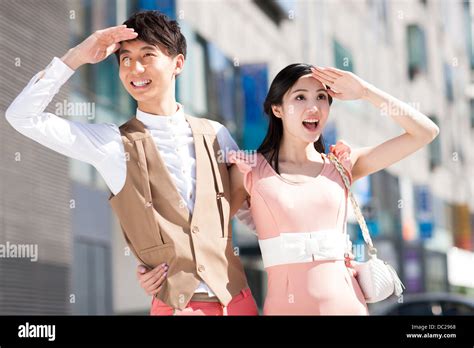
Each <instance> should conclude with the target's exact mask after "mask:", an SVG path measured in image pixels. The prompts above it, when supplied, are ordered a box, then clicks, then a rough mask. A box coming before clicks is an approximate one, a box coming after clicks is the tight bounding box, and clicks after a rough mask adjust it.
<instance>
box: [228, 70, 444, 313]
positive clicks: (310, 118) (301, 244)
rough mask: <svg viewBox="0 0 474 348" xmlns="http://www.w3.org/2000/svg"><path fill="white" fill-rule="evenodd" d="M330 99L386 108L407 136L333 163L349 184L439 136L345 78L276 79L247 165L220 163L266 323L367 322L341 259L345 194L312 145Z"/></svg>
mask: <svg viewBox="0 0 474 348" xmlns="http://www.w3.org/2000/svg"><path fill="white" fill-rule="evenodd" d="M333 98H335V99H340V100H356V99H364V100H367V101H369V102H370V103H371V104H373V105H374V106H376V107H378V108H380V109H383V110H385V111H386V110H387V106H389V108H388V111H389V112H388V113H389V115H390V116H391V118H392V119H393V120H394V121H395V122H397V123H398V124H399V125H400V126H402V127H403V128H404V129H405V131H406V132H405V133H404V134H402V135H400V136H397V137H395V138H392V139H389V140H388V141H386V142H384V143H382V144H380V145H376V146H371V147H364V148H359V149H352V151H350V154H349V155H348V156H344V155H342V156H341V157H340V158H339V159H340V161H341V163H342V164H343V166H344V168H345V169H346V171H347V174H348V177H349V179H350V181H351V183H352V182H354V181H355V180H358V179H360V178H362V177H364V176H367V175H369V174H372V173H375V172H377V171H379V170H381V169H384V168H387V167H388V166H390V165H391V164H393V163H396V162H398V161H400V160H401V159H403V158H405V157H407V156H408V155H410V154H411V153H413V152H415V151H417V150H418V149H420V148H422V147H423V146H425V145H427V144H428V143H430V142H431V141H432V140H433V139H434V138H435V137H436V135H437V134H438V133H439V129H438V127H437V126H436V125H435V124H434V123H433V122H432V121H431V120H430V119H429V118H428V117H426V116H425V115H423V114H422V113H420V112H418V111H417V110H415V109H413V108H411V107H410V106H408V105H407V104H405V103H403V102H401V101H399V100H397V99H395V98H394V97H392V96H390V95H388V94H387V93H384V92H382V91H380V90H379V89H377V88H375V87H374V86H372V85H370V84H368V83H367V82H365V81H363V80H362V79H360V78H359V77H357V76H356V75H354V74H352V73H351V72H347V71H342V70H339V69H335V68H319V67H316V68H315V67H312V66H310V65H307V64H292V65H289V66H287V67H286V68H285V69H283V70H282V71H280V72H279V73H278V75H277V76H276V77H275V79H274V81H273V82H272V84H271V86H270V91H269V93H268V95H267V98H266V100H265V103H264V110H265V113H266V114H267V115H268V116H269V117H270V122H269V126H268V131H267V135H266V137H265V139H264V141H263V143H262V145H261V146H260V147H259V149H258V150H257V154H256V156H254V158H250V156H249V155H245V154H243V153H239V154H233V155H232V156H230V159H229V160H230V162H232V163H235V164H236V165H234V166H233V167H232V168H231V190H232V192H231V197H232V202H231V214H232V213H235V212H236V211H237V210H238V208H239V207H240V206H241V205H242V203H243V201H244V200H245V199H248V200H249V202H250V204H251V212H252V216H253V219H254V222H255V225H256V228H257V234H258V239H259V244H260V249H261V252H262V258H263V261H264V267H265V270H266V272H267V274H268V287H267V289H268V290H267V297H266V300H265V305H264V314H267V315H268V314H279V315H291V314H297V315H305V314H307V315H344V314H347V315H366V314H368V311H367V305H366V303H365V301H364V296H363V294H362V291H361V289H360V287H359V285H358V283H357V280H356V278H355V276H356V275H355V271H354V270H353V269H352V268H351V267H350V262H347V260H345V259H344V254H345V253H346V252H348V251H349V244H348V243H347V242H346V235H345V226H346V213H347V200H346V198H347V196H346V192H345V190H344V184H343V181H342V179H341V177H340V175H339V173H338V172H337V170H336V168H335V166H334V164H333V163H332V162H330V161H329V159H328V158H327V157H326V155H325V154H324V152H325V149H324V145H323V141H322V136H321V134H322V132H323V130H324V127H325V126H326V124H327V121H328V116H329V108H330V105H331V103H332V99H333ZM358 131H363V128H362V127H361V129H359V130H358ZM348 153H349V152H348ZM345 261H346V262H345Z"/></svg>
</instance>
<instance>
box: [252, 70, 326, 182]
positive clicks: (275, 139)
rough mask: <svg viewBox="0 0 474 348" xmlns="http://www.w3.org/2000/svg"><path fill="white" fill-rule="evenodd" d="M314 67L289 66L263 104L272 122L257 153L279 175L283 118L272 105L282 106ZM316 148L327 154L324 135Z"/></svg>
mask: <svg viewBox="0 0 474 348" xmlns="http://www.w3.org/2000/svg"><path fill="white" fill-rule="evenodd" d="M312 67H313V66H312V65H309V64H303V63H297V64H291V65H288V66H287V67H286V68H284V69H283V70H282V71H280V72H279V73H278V74H277V76H275V78H274V79H273V81H272V84H271V85H270V90H269V91H268V94H267V97H266V98H265V102H264V103H263V110H264V111H265V113H266V114H267V115H268V117H269V118H270V121H269V123H268V130H267V135H266V136H265V139H263V142H262V144H261V145H260V147H259V148H258V150H257V152H259V153H261V154H262V155H264V156H265V157H266V158H267V160H268V162H269V163H270V164H271V166H272V167H273V168H274V169H275V171H276V172H277V173H280V172H279V170H278V157H279V152H280V144H281V139H282V138H283V122H282V120H281V118H278V117H276V116H275V115H274V114H273V111H272V105H282V103H283V96H284V95H285V93H286V92H287V91H288V90H289V89H290V88H291V87H292V86H293V85H294V84H295V83H296V81H298V79H299V78H300V77H301V76H305V75H308V74H311V68H312ZM328 101H329V105H331V104H332V97H331V96H328ZM314 148H315V149H316V150H317V151H318V152H320V153H321V152H326V151H325V147H324V140H323V136H322V135H321V136H320V137H319V139H318V140H317V141H315V142H314Z"/></svg>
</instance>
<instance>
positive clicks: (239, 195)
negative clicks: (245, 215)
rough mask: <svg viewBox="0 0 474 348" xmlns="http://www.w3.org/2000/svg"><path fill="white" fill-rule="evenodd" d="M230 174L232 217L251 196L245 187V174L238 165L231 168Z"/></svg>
mask: <svg viewBox="0 0 474 348" xmlns="http://www.w3.org/2000/svg"><path fill="white" fill-rule="evenodd" d="M229 173H230V217H231V218H232V217H233V216H234V215H235V213H237V211H238V210H239V209H240V207H241V206H242V204H243V203H244V201H245V200H246V199H247V197H248V196H249V194H248V192H247V190H246V189H245V187H244V174H243V173H242V172H241V171H240V170H239V168H238V167H237V165H236V164H233V165H232V166H231V167H230V168H229Z"/></svg>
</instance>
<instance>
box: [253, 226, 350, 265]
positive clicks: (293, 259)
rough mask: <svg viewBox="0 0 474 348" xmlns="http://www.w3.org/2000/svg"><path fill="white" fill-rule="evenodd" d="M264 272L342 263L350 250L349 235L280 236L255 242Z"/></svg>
mask: <svg viewBox="0 0 474 348" xmlns="http://www.w3.org/2000/svg"><path fill="white" fill-rule="evenodd" d="M258 243H259V245H260V251H261V252H262V259H263V266H264V268H267V267H270V266H276V265H284V264H290V263H304V262H313V261H319V260H344V253H346V252H347V251H350V250H351V241H350V239H349V235H347V234H343V233H341V231H339V230H336V229H331V230H321V231H316V232H296V233H291V232H290V233H280V236H278V237H274V238H268V239H259V241H258Z"/></svg>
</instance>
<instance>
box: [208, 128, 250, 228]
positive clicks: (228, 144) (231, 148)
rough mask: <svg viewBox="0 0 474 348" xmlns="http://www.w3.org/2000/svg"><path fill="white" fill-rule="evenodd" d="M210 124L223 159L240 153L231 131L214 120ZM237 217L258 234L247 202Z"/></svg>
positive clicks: (236, 214)
mask: <svg viewBox="0 0 474 348" xmlns="http://www.w3.org/2000/svg"><path fill="white" fill-rule="evenodd" d="M210 122H211V125H212V127H213V128H214V131H215V132H216V136H217V141H218V142H219V146H220V148H221V150H222V151H223V152H224V156H223V157H222V158H225V159H227V158H228V154H229V153H231V152H237V151H239V147H238V145H237V143H236V142H235V140H234V139H233V138H232V136H231V135H230V133H229V130H228V129H227V128H226V127H224V126H223V125H222V124H220V123H219V122H216V121H212V120H210ZM235 217H236V218H237V219H238V220H239V221H240V222H242V223H243V224H244V225H245V226H247V227H248V228H249V229H250V230H251V231H252V233H254V234H256V233H255V231H256V227H255V223H254V221H253V218H252V214H251V212H250V207H249V205H248V202H247V201H245V202H244V204H243V205H242V207H241V208H240V209H239V210H238V211H237V213H235Z"/></svg>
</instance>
